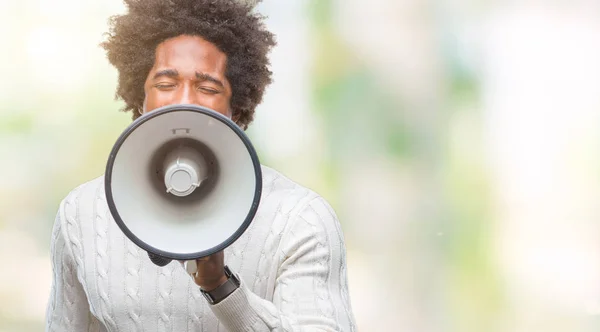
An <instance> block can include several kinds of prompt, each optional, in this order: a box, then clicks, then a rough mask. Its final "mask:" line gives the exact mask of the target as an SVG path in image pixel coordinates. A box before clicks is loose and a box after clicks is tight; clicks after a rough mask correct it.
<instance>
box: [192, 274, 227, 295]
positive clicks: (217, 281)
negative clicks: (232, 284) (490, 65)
mask: <svg viewBox="0 0 600 332" xmlns="http://www.w3.org/2000/svg"><path fill="white" fill-rule="evenodd" d="M227 279H228V278H227V276H226V275H225V271H221V273H220V275H218V276H217V277H216V278H214V279H213V280H210V281H206V282H204V283H202V284H200V285H198V286H200V288H202V290H204V291H207V292H210V291H212V290H214V289H216V288H218V287H219V286H221V285H223V284H224V283H226V282H227Z"/></svg>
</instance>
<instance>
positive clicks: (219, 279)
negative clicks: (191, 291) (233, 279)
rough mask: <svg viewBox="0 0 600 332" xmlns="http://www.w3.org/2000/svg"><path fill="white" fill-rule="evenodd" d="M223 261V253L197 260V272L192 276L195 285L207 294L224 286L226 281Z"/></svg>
mask: <svg viewBox="0 0 600 332" xmlns="http://www.w3.org/2000/svg"><path fill="white" fill-rule="evenodd" d="M224 261H225V255H224V254H223V251H219V252H217V253H214V254H212V255H210V256H206V257H202V258H199V259H197V260H196V265H198V271H197V272H196V273H195V274H192V278H193V279H194V282H195V283H196V285H198V286H200V288H202V289H203V290H205V291H207V292H208V291H211V290H213V289H215V288H217V287H219V286H221V285H222V284H224V283H225V282H226V281H227V276H225V263H224Z"/></svg>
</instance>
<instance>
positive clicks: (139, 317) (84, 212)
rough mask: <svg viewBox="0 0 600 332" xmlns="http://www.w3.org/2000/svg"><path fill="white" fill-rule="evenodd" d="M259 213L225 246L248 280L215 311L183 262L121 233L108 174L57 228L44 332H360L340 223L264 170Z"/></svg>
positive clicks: (68, 202)
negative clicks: (159, 257) (162, 260)
mask: <svg viewBox="0 0 600 332" xmlns="http://www.w3.org/2000/svg"><path fill="white" fill-rule="evenodd" d="M262 170H263V192H262V197H261V203H260V206H259V209H258V211H257V214H256V216H255V218H254V220H253V222H252V223H251V224H250V226H249V227H248V229H247V230H246V232H245V233H244V234H243V235H242V236H241V237H240V238H239V239H238V240H237V241H236V242H235V243H234V244H232V245H231V246H230V247H228V248H227V249H225V263H226V264H227V265H228V266H229V267H230V268H231V269H232V271H234V273H236V274H237V275H238V277H239V278H240V279H241V281H242V284H241V286H240V288H238V289H237V290H236V291H234V292H233V293H232V294H231V295H229V296H228V297H227V298H226V299H224V300H223V301H222V302H220V303H218V304H216V305H210V304H209V303H208V302H207V301H206V299H204V297H203V296H202V295H201V293H200V289H199V287H198V286H196V285H195V284H194V283H193V281H192V279H191V277H190V276H189V275H188V274H186V272H185V270H184V269H183V267H182V266H181V264H180V263H178V262H171V263H170V264H168V265H167V266H165V267H162V268H161V267H158V266H156V265H154V264H153V263H152V262H151V261H150V260H149V258H148V255H147V254H146V252H145V251H143V250H141V249H140V248H139V247H137V246H136V245H135V244H134V243H133V242H131V241H130V240H129V239H128V238H127V237H126V236H125V235H124V234H123V233H122V232H121V230H120V229H119V228H118V226H117V225H116V223H115V222H114V220H113V219H112V216H111V214H110V212H109V210H108V206H107V204H106V199H105V195H104V178H103V177H100V178H98V179H95V180H93V181H90V182H88V183H86V184H83V185H81V186H79V187H78V188H77V189H75V190H73V191H72V192H71V193H70V194H69V195H68V196H67V197H66V198H65V199H64V200H63V201H62V203H61V205H60V208H59V212H58V214H57V217H56V221H55V224H54V228H53V232H52V244H51V251H52V267H53V283H52V290H51V295H50V300H49V302H48V310H47V325H46V331H176V332H180V331H230V332H235V331H354V330H355V324H354V318H353V315H352V310H351V307H350V300H349V297H348V285H347V277H346V258H345V247H344V242H343V236H342V231H341V229H340V224H339V222H338V220H337V218H336V216H335V213H334V212H333V210H332V209H331V207H330V206H329V205H328V204H327V202H326V201H325V200H324V199H323V198H321V197H320V196H319V195H317V194H315V193H314V192H312V191H310V190H309V189H306V188H304V187H302V186H300V185H298V184H296V183H294V182H292V181H291V180H289V179H287V178H286V177H284V176H282V175H281V174H279V173H278V172H276V171H274V170H272V169H270V168H268V167H264V166H263V168H262Z"/></svg>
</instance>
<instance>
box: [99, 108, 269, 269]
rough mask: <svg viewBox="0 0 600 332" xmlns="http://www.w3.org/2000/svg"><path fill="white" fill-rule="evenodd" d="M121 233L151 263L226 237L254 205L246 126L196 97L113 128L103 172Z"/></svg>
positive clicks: (207, 251) (237, 231) (204, 252)
mask: <svg viewBox="0 0 600 332" xmlns="http://www.w3.org/2000/svg"><path fill="white" fill-rule="evenodd" d="M104 186H105V192H106V200H107V203H108V207H109V210H110V213H111V214H112V216H113V219H114V220H115V222H116V223H117V225H118V226H119V228H120V229H121V230H122V231H123V233H124V234H125V235H126V236H127V237H128V238H129V239H130V240H131V241H132V242H133V243H135V244H136V245H137V246H139V247H140V248H142V249H143V250H145V251H146V252H147V253H148V256H149V257H150V259H151V260H152V262H153V263H155V264H156V265H158V266H164V265H166V264H168V263H169V262H171V260H180V261H194V262H195V260H196V259H198V258H201V257H204V256H208V255H211V254H214V253H216V252H218V251H221V250H223V249H225V248H226V247H228V246H229V245H231V244H232V243H233V242H234V241H235V240H236V239H237V238H239V237H240V236H241V235H242V233H243V232H244V231H245V230H246V229H247V228H248V226H249V225H250V223H251V222H252V219H253V218H254V215H255V214H256V210H257V209H258V205H259V201H260V195H261V191H262V173H261V168H260V162H259V160H258V156H257V155H256V151H255V149H254V147H253V146H252V144H251V142H250V140H249V139H248V137H247V136H246V134H245V133H244V132H243V131H242V130H241V129H240V128H239V127H238V126H237V125H236V124H235V123H234V122H233V121H231V120H230V119H228V118H227V117H225V116H223V115H221V114H220V113H217V112H216V111H213V110H211V109H208V108H205V107H201V106H197V105H169V106H164V107H161V108H158V109H156V110H153V111H152V112H149V113H146V114H144V115H142V116H140V117H139V118H138V119H136V120H135V121H134V122H132V123H131V124H130V125H129V126H128V127H127V128H126V129H125V130H124V131H123V133H122V134H121V135H120V136H119V138H118V139H117V141H116V143H115V144H114V146H113V148H112V151H111V152H110V155H109V158H108V162H107V165H106V173H105V180H104Z"/></svg>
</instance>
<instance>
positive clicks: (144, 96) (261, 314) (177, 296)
mask: <svg viewBox="0 0 600 332" xmlns="http://www.w3.org/2000/svg"><path fill="white" fill-rule="evenodd" d="M125 3H126V4H127V6H128V13H127V14H125V15H121V16H116V17H114V18H113V19H112V21H111V30H110V33H109V34H108V38H107V40H106V42H104V43H103V44H102V46H103V47H104V48H105V49H106V51H107V54H108V59H109V61H110V62H111V63H112V64H113V65H114V66H115V67H116V68H117V69H118V71H119V85H118V89H117V96H118V97H120V98H121V99H123V100H124V101H125V104H126V106H125V111H130V112H132V114H133V118H134V119H135V118H137V117H139V116H140V115H141V114H143V113H146V112H151V111H152V110H154V109H156V108H158V107H161V106H165V105H171V104H197V105H201V106H205V107H208V108H211V109H213V110H215V111H217V112H219V113H221V114H223V115H225V116H228V117H230V118H231V119H232V120H233V121H235V122H236V123H237V124H238V125H239V126H240V127H241V128H243V129H246V128H247V127H248V125H249V124H250V122H251V121H252V119H253V115H254V110H255V107H256V106H257V104H258V103H260V101H261V98H262V95H263V92H264V89H265V87H266V86H267V85H268V84H269V83H270V81H271V72H270V71H269V69H268V65H269V62H268V59H267V54H268V52H269V50H270V49H271V47H272V46H274V44H275V42H274V38H273V35H272V34H271V33H270V32H268V31H267V30H265V27H264V24H263V18H262V17H261V16H259V15H257V14H256V13H254V12H253V11H252V6H250V5H248V4H245V3H242V2H239V1H238V2H236V1H232V0H196V1H194V0H125ZM136 171H138V170H135V169H132V170H131V172H136ZM262 171H263V193H262V197H261V203H260V206H259V209H258V211H257V214H256V216H255V218H254V220H253V222H252V224H251V225H250V227H249V228H248V229H247V230H246V232H245V233H244V234H243V235H242V236H241V237H240V238H239V239H238V240H237V241H236V242H235V243H234V244H233V245H231V246H230V247H228V248H227V249H225V250H224V252H219V253H216V254H213V255H211V256H209V257H207V258H203V259H201V260H198V262H197V263H198V273H197V274H196V275H195V277H194V278H190V276H189V275H188V274H186V272H185V270H184V269H183V268H182V266H181V265H180V264H179V263H177V262H172V263H170V264H168V265H167V266H164V267H158V266H156V265H154V264H153V263H152V262H151V261H150V260H149V259H148V256H147V255H146V254H145V252H144V251H142V250H141V249H140V248H138V247H137V246H136V245H134V244H133V243H132V242H131V241H130V240H129V239H128V238H127V237H125V236H124V235H123V234H122V232H121V231H120V229H119V228H118V227H117V226H116V223H115V222H114V220H113V219H112V217H111V214H110V213H109V211H108V207H107V204H106V199H105V195H104V189H103V188H104V187H103V178H102V177H100V178H98V179H95V180H93V181H91V182H88V183H86V184H83V185H82V186H80V187H78V188H77V189H75V190H73V191H72V192H71V193H70V194H69V195H68V196H67V197H66V198H65V199H64V200H63V202H62V203H61V205H60V208H59V212H58V215H57V218H56V221H55V225H54V230H53V234H52V262H53V271H54V275H53V287H52V291H51V297H50V301H49V303H48V312H47V328H46V330H47V331H155V330H158V331H167V330H168V331H178V332H179V331H224V330H227V331H230V332H234V331H353V330H354V329H355V327H354V325H355V324H354V318H353V315H352V311H351V307H350V301H349V297H348V287H347V277H346V259H345V247H344V243H343V237H342V233H341V230H340V225H339V222H338V220H337V218H336V216H335V213H334V212H333V210H332V209H331V207H330V206H329V205H328V204H327V202H326V201H325V200H324V199H323V198H321V197H320V196H319V195H317V194H316V193H314V192H312V191H311V190H309V189H306V188H304V187H302V186H300V185H298V184H296V183H294V182H292V181H291V180H289V179H287V178H286V177H284V176H283V175H281V174H279V173H277V172H276V171H274V170H272V169H270V168H267V167H263V169H262ZM226 265H227V267H228V269H229V270H228V271H232V273H233V274H230V273H226V269H225V266H226ZM232 280H236V281H239V282H235V283H232V282H231V281H232ZM201 290H202V291H204V292H207V293H210V294H213V296H214V297H215V301H211V302H212V303H209V301H207V300H206V299H205V297H204V296H202V293H201Z"/></svg>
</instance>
